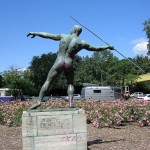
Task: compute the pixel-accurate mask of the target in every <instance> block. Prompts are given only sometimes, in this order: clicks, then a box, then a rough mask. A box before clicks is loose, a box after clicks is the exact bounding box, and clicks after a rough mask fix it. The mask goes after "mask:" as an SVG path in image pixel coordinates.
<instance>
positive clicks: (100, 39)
mask: <svg viewBox="0 0 150 150" xmlns="http://www.w3.org/2000/svg"><path fill="white" fill-rule="evenodd" d="M69 17H70V18H71V19H72V20H74V21H75V22H77V23H78V24H79V25H81V26H82V27H83V28H85V29H86V30H88V31H89V32H90V33H92V34H93V35H95V36H96V37H97V38H98V39H100V40H101V41H103V42H104V43H105V44H106V45H108V46H110V45H109V44H108V43H107V42H106V41H104V40H103V39H102V38H100V37H99V36H98V35H97V34H95V33H94V32H93V31H91V30H90V29H88V28H87V27H86V26H84V25H83V24H81V23H80V22H79V21H77V20H76V19H75V18H73V17H71V16H69ZM114 50H115V51H116V52H117V53H119V54H120V55H121V56H123V57H124V58H125V59H127V60H128V61H130V62H131V63H132V64H134V65H135V66H136V67H138V68H139V69H140V70H141V71H142V72H143V73H145V71H144V70H143V69H142V68H140V67H139V66H138V65H137V64H135V63H134V62H133V61H131V60H130V59H128V58H127V57H125V56H124V55H123V54H121V53H120V52H119V51H118V50H116V49H114Z"/></svg>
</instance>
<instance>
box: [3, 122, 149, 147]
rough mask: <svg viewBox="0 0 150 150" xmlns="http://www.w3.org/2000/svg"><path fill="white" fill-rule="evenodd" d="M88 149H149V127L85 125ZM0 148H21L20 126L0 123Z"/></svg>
mask: <svg viewBox="0 0 150 150" xmlns="http://www.w3.org/2000/svg"><path fill="white" fill-rule="evenodd" d="M87 131H88V150H150V127H142V128H141V127H139V126H137V125H135V124H131V125H127V126H122V127H117V128H102V129H97V128H94V127H93V126H92V125H91V124H88V125H87ZM0 150H22V141H21V127H17V128H8V127H6V126H2V125H0Z"/></svg>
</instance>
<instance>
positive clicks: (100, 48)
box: [82, 42, 114, 51]
mask: <svg viewBox="0 0 150 150" xmlns="http://www.w3.org/2000/svg"><path fill="white" fill-rule="evenodd" d="M82 46H83V48H84V49H86V50H89V51H103V50H107V49H109V50H114V47H113V46H93V45H91V44H89V43H87V42H83V44H82Z"/></svg>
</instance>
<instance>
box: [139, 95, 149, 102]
mask: <svg viewBox="0 0 150 150" xmlns="http://www.w3.org/2000/svg"><path fill="white" fill-rule="evenodd" d="M138 99H142V100H146V101H150V94H143V95H140V96H139V97H138Z"/></svg>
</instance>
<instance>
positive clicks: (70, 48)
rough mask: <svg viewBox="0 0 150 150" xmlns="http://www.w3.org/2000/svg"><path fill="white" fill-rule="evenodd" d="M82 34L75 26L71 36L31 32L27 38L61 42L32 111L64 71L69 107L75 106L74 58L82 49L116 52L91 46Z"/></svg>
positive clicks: (111, 48) (80, 29)
mask: <svg viewBox="0 0 150 150" xmlns="http://www.w3.org/2000/svg"><path fill="white" fill-rule="evenodd" d="M81 32H82V28H81V27H80V26H78V25H75V26H74V27H73V28H72V30H71V33H70V34H50V33H45V32H29V33H28V35H27V36H31V38H34V37H35V36H39V37H42V38H47V39H52V40H55V41H60V44H59V49H58V55H57V58H56V61H55V63H54V65H53V66H52V68H51V69H50V71H49V73H48V76H47V79H46V81H45V83H44V84H43V86H42V88H41V90H40V93H39V98H38V101H37V103H36V104H35V105H34V106H33V107H31V109H36V108H37V107H39V106H40V105H41V100H42V99H43V97H44V94H45V92H46V91H47V90H48V87H49V86H50V84H51V82H52V81H53V80H54V78H55V77H56V76H57V75H58V74H59V73H60V72H62V71H64V73H65V76H66V79H67V83H68V90H67V93H68V97H69V105H70V107H72V106H73V104H72V100H73V94H74V86H73V80H74V72H73V58H74V56H75V55H76V54H77V53H78V52H79V51H80V50H82V49H86V50H89V51H103V50H107V49H110V50H114V47H113V46H99V47H94V46H92V45H91V44H89V43H87V42H86V41H84V40H81V39H80V38H79V35H80V33H81Z"/></svg>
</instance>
